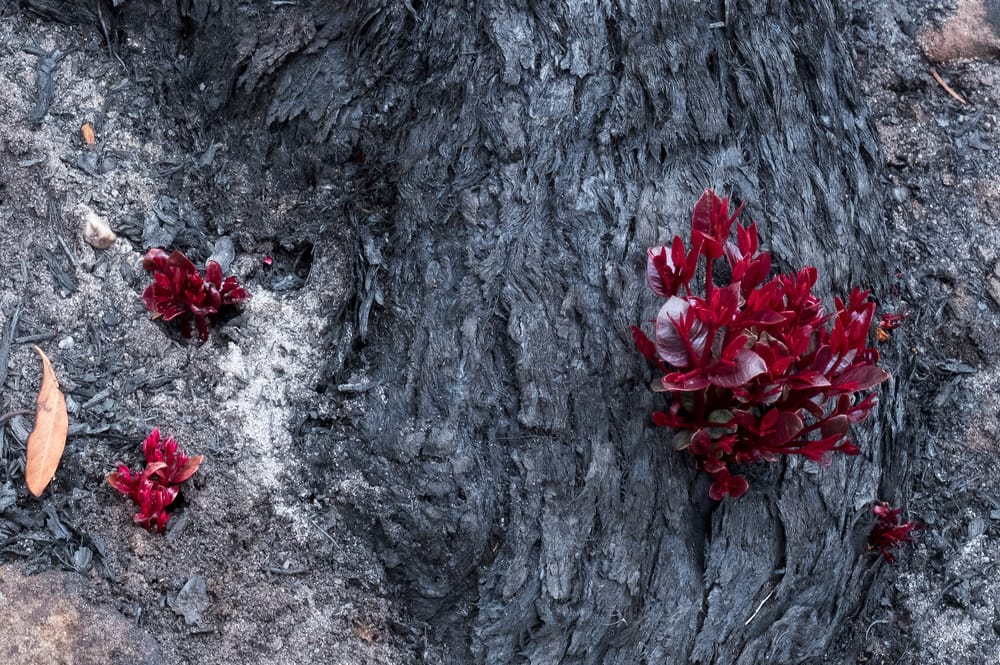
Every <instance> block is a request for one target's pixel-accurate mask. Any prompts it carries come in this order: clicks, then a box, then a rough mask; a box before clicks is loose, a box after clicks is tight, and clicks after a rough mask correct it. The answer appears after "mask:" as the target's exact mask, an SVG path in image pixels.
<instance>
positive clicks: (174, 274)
mask: <svg viewBox="0 0 1000 665" xmlns="http://www.w3.org/2000/svg"><path fill="white" fill-rule="evenodd" d="M142 267H143V268H145V269H146V270H147V271H148V272H151V273H153V283H152V284H150V285H149V286H147V287H146V290H145V291H143V293H142V301H143V303H144V304H145V305H146V309H148V310H149V311H150V312H152V313H153V316H154V318H157V317H158V318H162V319H163V320H164V321H171V320H173V319H177V321H178V323H179V324H180V327H181V334H183V335H184V336H185V337H190V336H191V323H192V322H194V324H195V326H196V327H197V328H198V337H199V339H200V340H201V341H202V342H205V341H206V340H207V339H208V321H209V318H210V317H212V316H214V315H215V314H217V313H218V312H219V308H220V307H225V306H227V305H238V304H240V303H243V302H246V301H247V300H250V297H251V296H250V293H249V292H248V291H247V290H246V289H244V288H243V287H242V286H241V285H240V283H239V280H237V279H236V278H235V277H226V278H225V279H223V278H222V267H221V266H220V265H219V264H218V263H216V262H215V261H209V262H208V263H207V264H206V265H205V274H204V275H202V274H201V273H200V272H198V269H197V268H196V267H195V265H194V264H193V263H192V262H191V260H190V259H189V258H188V257H186V256H184V254H182V253H181V252H179V251H177V250H174V251H173V253H171V254H169V255H168V254H167V253H166V252H164V251H163V250H162V249H158V248H156V247H154V248H152V249H150V250H149V251H148V252H146V256H145V257H143V259H142Z"/></svg>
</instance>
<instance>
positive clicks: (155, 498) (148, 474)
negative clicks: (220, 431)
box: [108, 427, 203, 533]
mask: <svg viewBox="0 0 1000 665" xmlns="http://www.w3.org/2000/svg"><path fill="white" fill-rule="evenodd" d="M142 453H143V455H145V457H146V468H144V469H143V470H142V471H139V472H135V473H133V472H132V470H131V469H129V468H128V467H127V466H125V465H124V464H122V465H120V466H119V467H118V470H117V471H112V472H111V473H110V474H108V484H109V485H111V486H112V487H114V488H115V489H116V490H118V491H119V492H121V493H122V494H124V495H125V496H127V497H128V498H130V499H132V501H133V502H134V503H135V504H136V505H137V506H139V512H138V513H137V514H136V515H135V518H134V519H135V523H136V524H139V525H142V526H143V527H144V528H145V529H147V530H148V531H158V532H160V533H163V531H164V529H166V528H167V521H168V520H169V519H170V513H168V512H167V507H168V506H169V505H170V504H171V503H173V501H174V499H176V498H177V494H178V492H180V485H181V483H183V482H184V481H185V480H187V479H188V478H190V477H191V476H192V475H194V472H195V471H197V470H198V467H199V466H200V465H201V461H202V459H203V457H202V456H201V455H196V456H194V457H188V456H187V455H186V454H184V451H182V450H180V449H179V448H178V447H177V442H176V441H174V437H172V436H171V437H167V439H166V440H161V438H160V428H158V427H157V428H155V429H153V431H152V432H150V434H149V436H147V437H146V440H145V441H143V443H142Z"/></svg>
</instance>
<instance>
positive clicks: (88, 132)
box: [80, 122, 97, 147]
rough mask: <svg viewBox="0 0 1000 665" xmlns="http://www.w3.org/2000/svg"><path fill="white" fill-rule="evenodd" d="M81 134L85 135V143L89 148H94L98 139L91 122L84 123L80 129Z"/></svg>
mask: <svg viewBox="0 0 1000 665" xmlns="http://www.w3.org/2000/svg"><path fill="white" fill-rule="evenodd" d="M80 133H81V134H83V142H84V143H86V144H87V145H88V146H91V147H93V145H94V144H95V143H96V142H97V137H96V136H95V135H94V126H93V125H92V124H90V123H89V122H85V123H83V125H82V126H81V127H80Z"/></svg>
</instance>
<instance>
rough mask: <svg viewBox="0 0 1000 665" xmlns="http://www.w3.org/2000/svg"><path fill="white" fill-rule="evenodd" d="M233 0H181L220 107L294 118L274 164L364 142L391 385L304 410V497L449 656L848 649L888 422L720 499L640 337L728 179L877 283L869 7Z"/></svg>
mask: <svg viewBox="0 0 1000 665" xmlns="http://www.w3.org/2000/svg"><path fill="white" fill-rule="evenodd" d="M222 4H225V3H209V2H199V1H198V0H194V1H193V2H184V3H179V7H180V9H179V16H180V19H181V23H182V24H183V25H184V26H186V27H185V30H186V31H187V34H188V35H189V37H187V38H186V41H185V42H184V48H185V49H186V50H187V51H188V52H189V54H190V55H191V56H192V58H193V60H194V63H195V69H196V70H198V73H199V76H200V77H201V78H200V80H201V81H203V82H205V83H206V84H207V86H208V87H207V89H206V93H205V96H206V97H207V98H208V100H209V102H208V106H209V108H223V109H224V110H225V111H226V113H227V114H228V117H229V118H230V120H231V121H233V122H235V123H243V125H244V126H252V125H253V124H254V123H258V124H260V125H264V126H267V127H270V128H271V129H272V130H273V131H275V133H274V134H273V139H272V142H271V143H270V144H268V145H267V147H268V149H269V152H268V159H269V160H270V161H269V164H271V165H273V171H272V173H271V175H272V176H273V177H275V178H279V179H280V178H292V177H293V176H294V177H299V176H298V171H297V170H296V169H305V171H306V172H307V177H308V178H311V179H315V178H318V179H319V180H323V173H324V172H330V170H331V169H334V170H335V169H340V168H341V166H342V165H343V164H348V163H349V164H352V165H353V166H351V168H350V169H349V170H344V171H343V172H342V173H344V174H347V175H346V176H344V177H345V180H343V181H342V182H340V183H339V185H338V186H340V187H342V188H343V192H344V201H345V203H344V208H343V210H344V214H343V217H344V220H345V221H347V222H351V223H353V224H355V228H356V235H357V243H358V252H357V258H356V261H357V275H358V279H357V294H356V309H355V310H354V311H351V312H343V313H341V316H342V319H343V320H342V325H341V329H340V334H339V337H338V338H336V339H334V340H332V343H331V352H330V367H329V371H330V374H331V376H332V382H333V383H341V382H344V381H347V380H349V379H352V378H357V377H367V379H368V380H369V381H370V383H369V386H375V387H373V388H372V389H370V390H367V391H366V392H361V393H357V394H355V393H351V399H349V400H347V399H342V398H341V397H340V396H336V397H333V398H331V403H332V406H331V412H330V415H329V416H328V417H325V418H324V417H320V418H318V419H316V420H314V421H311V422H310V423H307V425H306V426H305V427H304V428H303V431H304V453H303V454H304V456H305V457H306V458H307V459H309V460H310V461H312V462H313V464H314V471H315V474H314V477H313V478H312V483H313V485H314V490H315V491H316V493H317V494H318V495H326V496H331V497H333V499H334V501H335V505H336V506H337V511H338V515H339V519H341V520H342V525H343V526H344V527H347V528H351V529H353V530H354V531H355V532H356V533H357V534H358V535H359V536H361V537H365V538H369V539H370V543H371V548H372V549H373V551H375V552H377V553H378V555H379V557H380V558H381V560H382V562H383V564H384V565H385V566H386V568H387V569H389V570H390V572H391V573H392V575H393V578H394V579H395V580H396V581H397V582H398V583H399V585H400V589H402V590H403V591H404V592H405V594H406V597H407V600H408V602H409V605H410V608H411V611H412V612H413V614H414V615H415V616H416V617H419V618H421V619H424V620H426V621H427V622H428V625H432V626H435V627H436V628H437V634H435V635H433V639H434V641H435V642H438V643H440V644H442V645H444V647H445V648H446V649H447V650H448V651H449V653H450V654H451V656H450V658H451V659H452V660H453V661H454V662H468V661H469V660H470V659H471V660H473V661H475V662H480V663H491V664H492V663H515V662H530V663H608V664H611V663H620V664H622V665H633V664H635V663H671V662H676V663H680V662H700V663H710V662H711V663H745V664H749V663H762V662H781V663H790V662H799V661H802V660H804V659H808V658H811V657H818V656H820V655H821V654H823V653H824V652H825V651H826V650H828V649H831V648H833V649H837V648H839V645H833V644H831V640H832V638H833V637H834V636H835V635H836V634H837V631H838V629H839V628H840V626H841V624H842V623H843V621H844V620H845V619H846V618H850V617H852V616H853V615H854V613H855V612H856V611H857V610H858V608H859V607H860V605H861V603H863V602H864V588H865V586H866V580H867V579H868V578H869V577H870V574H871V566H870V561H871V559H870V558H868V557H865V556H864V546H863V543H864V538H865V536H866V529H867V524H868V512H867V506H868V504H869V503H870V501H871V500H872V499H873V498H874V497H875V496H876V494H877V486H878V483H879V479H880V474H881V470H880V467H881V466H882V463H883V462H882V460H883V456H884V455H885V450H884V449H885V448H887V447H888V446H890V445H891V443H892V436H891V435H890V432H889V430H888V429H887V428H885V424H886V423H889V424H892V420H893V418H891V417H887V416H883V418H882V422H881V423H878V422H873V423H871V424H870V425H868V426H866V427H865V430H866V431H867V432H868V434H867V435H864V434H862V435H861V436H860V441H859V444H860V447H861V448H862V449H863V450H864V451H865V455H864V456H863V457H861V458H854V459H850V460H838V461H836V462H835V463H834V464H833V465H832V466H831V467H830V468H827V469H824V470H822V471H820V472H818V473H815V472H814V470H813V469H810V468H804V466H805V465H803V464H801V463H799V462H796V461H791V462H789V463H787V464H784V465H781V466H780V467H779V466H775V467H773V468H760V469H755V470H753V471H751V476H750V479H751V491H750V493H749V494H748V495H747V496H746V497H744V498H743V499H742V500H740V501H728V502H724V503H722V504H718V505H716V504H713V503H712V502H711V501H710V500H709V499H708V498H707V496H706V483H705V481H704V479H703V478H700V477H699V476H697V475H696V474H695V473H694V472H693V470H692V469H691V466H690V464H689V461H688V459H687V458H686V457H684V456H683V455H678V454H676V453H674V452H673V451H672V450H669V449H668V448H669V446H667V445H665V438H664V433H663V432H662V431H656V430H654V429H653V428H651V427H650V425H649V422H648V414H649V412H650V411H651V410H652V409H653V408H654V403H655V400H654V399H653V397H652V396H651V395H650V393H649V391H648V388H647V380H646V379H647V377H646V376H645V375H644V372H645V370H644V369H643V363H642V362H641V360H640V359H639V358H638V356H637V354H636V353H635V351H634V350H633V349H632V346H631V343H630V341H629V339H628V333H627V330H628V325H629V324H630V323H633V322H638V321H640V320H642V319H644V318H650V317H651V316H652V315H653V303H652V301H651V299H650V298H648V297H647V295H646V293H645V285H644V282H643V262H644V256H645V253H644V249H645V247H647V246H648V245H651V244H654V243H658V242H664V241H666V240H668V239H669V237H670V236H671V235H672V234H673V233H674V232H678V231H681V230H682V229H684V228H686V225H687V223H688V219H689V214H690V209H691V206H692V204H693V202H694V200H695V198H696V197H697V195H698V194H699V193H700V192H701V190H702V189H703V188H704V187H706V186H712V187H716V188H718V189H720V190H724V191H727V192H730V193H732V194H733V195H734V196H736V197H737V198H738V199H743V200H747V201H749V203H750V207H749V210H750V212H751V214H753V216H755V217H757V218H758V219H759V221H760V222H762V235H763V238H764V241H765V244H766V245H769V246H770V247H771V248H772V250H773V251H774V254H775V256H776V258H777V259H778V262H779V265H780V266H781V267H782V268H786V269H787V268H790V267H798V266H800V265H802V264H806V263H809V264H812V265H816V266H818V267H819V269H820V275H821V282H822V290H823V291H824V292H826V293H830V292H838V293H846V291H847V290H848V289H849V288H850V287H851V286H852V285H854V284H865V285H868V286H872V287H874V288H875V289H876V292H878V291H879V290H881V289H882V288H884V287H885V285H886V277H887V275H888V270H887V269H886V267H885V266H884V265H882V263H881V262H880V257H879V251H878V242H879V225H880V224H879V223H880V205H879V201H880V196H878V195H877V192H876V189H875V186H874V182H875V180H874V178H873V172H874V171H875V164H876V162H877V159H876V147H875V140H874V137H873V135H872V132H871V130H870V127H869V125H868V122H867V120H866V118H865V112H864V109H863V105H862V104H861V101H860V100H859V99H858V94H857V91H856V89H855V88H854V86H853V83H852V81H853V78H854V77H853V74H852V69H853V66H852V62H851V57H850V52H849V49H848V48H846V47H845V44H844V35H843V34H842V33H841V27H840V26H842V25H844V24H845V23H846V22H847V20H848V19H849V18H850V17H849V16H845V15H843V14H841V13H838V10H835V9H834V8H833V7H832V6H831V3H830V2H828V1H826V0H812V1H811V2H795V1H792V0H773V1H772V2H768V3H760V2H756V1H754V0H731V1H727V2H705V3H691V2H673V3H662V4H661V3H655V2H640V1H627V0H621V1H618V2H611V1H604V2H568V3H536V2H515V1H513V0H506V1H504V2H497V3H426V4H424V3H417V2H414V3H411V4H408V5H404V4H403V3H399V4H398V5H396V6H393V7H383V6H382V5H384V4H386V3H381V2H375V1H368V2H360V1H359V2H353V3H346V4H345V5H344V6H343V7H342V8H340V9H337V10H334V9H331V8H328V7H327V6H326V5H325V4H324V3H316V4H315V5H313V6H309V5H308V3H306V5H305V6H278V7H274V6H272V4H271V3H269V2H258V3H256V4H255V5H252V6H251V5H250V4H248V3H240V4H239V5H238V6H237V7H235V8H223V7H222V6H221V5H222ZM841 11H846V10H841ZM126 19H127V17H126ZM220 54H226V55H225V58H224V59H223V69H222V71H221V72H220V71H219V63H220ZM259 134H260V135H261V136H263V135H264V132H263V130H259ZM338 172H339V171H338ZM323 242H324V241H323V239H322V238H320V239H318V244H319V251H321V249H322V243H323ZM382 295H384V299H385V307H384V308H379V307H378V306H377V304H374V303H376V302H377V301H378V300H379V299H381V297H382Z"/></svg>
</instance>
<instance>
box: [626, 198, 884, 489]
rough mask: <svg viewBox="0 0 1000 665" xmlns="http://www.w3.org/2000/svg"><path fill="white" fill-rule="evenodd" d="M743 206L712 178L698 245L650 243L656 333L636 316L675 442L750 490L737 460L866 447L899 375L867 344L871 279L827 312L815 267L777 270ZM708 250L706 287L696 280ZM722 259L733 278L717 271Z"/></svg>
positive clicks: (822, 459)
mask: <svg viewBox="0 0 1000 665" xmlns="http://www.w3.org/2000/svg"><path fill="white" fill-rule="evenodd" d="M741 210H742V207H741V208H739V209H737V211H736V212H735V213H730V211H729V201H728V199H725V198H719V197H718V196H717V195H716V194H715V193H714V192H712V191H711V190H706V191H705V193H704V194H703V195H702V197H701V198H700V199H699V200H698V202H697V204H695V209H694V214H693V216H692V220H691V238H690V243H689V248H687V249H686V248H685V245H684V242H683V240H682V239H681V238H680V237H679V236H675V237H674V239H673V242H672V244H671V246H670V247H666V246H663V247H653V248H650V249H649V250H648V252H647V262H646V280H647V283H648V284H649V288H650V289H651V290H652V291H653V293H655V294H656V295H657V296H659V297H661V298H665V299H666V302H665V303H664V304H663V305H662V307H661V308H660V311H659V313H658V314H657V317H656V319H655V322H654V326H655V334H654V336H653V339H650V338H649V337H647V336H646V334H645V333H643V332H642V330H640V329H639V328H638V327H637V326H632V338H633V340H634V341H635V344H636V347H637V348H638V349H639V351H640V353H642V355H643V356H644V357H645V358H647V359H648V360H649V361H651V362H652V363H654V364H655V365H656V366H657V367H658V368H659V369H660V371H662V372H663V376H662V377H661V378H659V379H657V380H656V381H654V383H653V389H654V390H656V391H658V392H665V393H667V394H668V396H669V398H670V404H669V407H668V408H667V409H666V410H665V411H657V412H655V413H653V422H654V423H655V424H657V425H659V426H663V427H670V428H672V429H674V430H677V434H676V435H675V436H674V446H675V447H676V448H677V449H678V450H683V449H687V450H688V451H689V452H690V453H691V454H692V455H694V457H695V459H696V460H697V462H698V465H699V467H700V468H701V469H702V470H704V471H705V472H706V473H708V474H709V475H710V476H711V477H712V481H713V482H712V485H711V487H710V489H709V495H710V496H711V497H712V498H713V499H716V500H719V499H722V498H723V497H724V496H726V495H727V494H728V495H729V496H732V497H734V498H735V497H739V496H741V495H742V494H743V493H745V492H746V490H747V486H748V484H747V481H746V479H745V478H744V477H742V476H738V475H733V474H732V472H731V469H730V467H731V466H732V465H734V464H743V463H747V462H755V461H757V460H767V461H774V460H776V459H778V457H779V456H780V455H800V456H802V457H805V458H807V459H810V460H813V461H816V462H819V463H821V464H824V465H825V464H829V462H830V460H831V458H832V455H833V453H834V452H842V453H845V454H847V455H856V454H858V452H859V451H858V449H857V447H855V445H854V444H853V443H852V442H851V441H850V439H849V438H848V434H849V430H850V426H851V424H852V423H857V422H861V421H862V420H864V419H865V418H866V417H867V416H868V415H869V413H870V412H871V410H872V408H873V407H874V405H875V395H874V394H873V393H869V394H867V395H865V393H867V391H869V390H870V389H872V388H875V387H876V386H878V385H879V384H880V383H882V382H883V381H885V380H886V379H887V378H888V376H889V375H888V374H887V373H886V372H885V371H884V370H882V369H880V368H879V367H878V366H877V363H878V358H879V354H878V351H877V350H876V349H874V348H871V347H868V346H867V340H868V336H869V333H870V332H871V329H872V317H873V316H874V313H875V304H874V303H873V302H870V301H869V299H868V291H862V290H860V289H855V290H854V291H852V292H851V295H850V297H849V298H848V299H847V301H846V302H845V301H842V300H841V299H839V298H837V299H835V300H834V311H833V312H832V313H830V314H828V313H827V312H826V310H825V309H824V307H823V305H822V303H821V302H820V301H819V299H818V298H817V297H816V296H815V295H814V294H813V293H812V289H813V287H814V286H815V284H816V279H817V273H816V269H815V268H811V267H805V268H802V269H801V270H799V271H798V272H797V273H793V274H787V275H778V276H776V277H770V271H771V256H770V254H769V253H767V252H762V251H760V250H759V247H758V237H757V225H756V224H753V223H752V224H750V225H749V226H743V225H740V224H737V225H736V241H735V242H733V241H732V240H731V239H730V234H731V230H732V226H733V222H734V221H735V220H736V218H737V216H738V215H739V213H740V211H741ZM702 258H704V271H703V274H704V284H703V288H702V289H701V293H700V294H699V293H696V292H695V288H694V287H692V281H693V280H694V277H695V275H696V274H697V273H698V266H699V264H700V263H701V260H702ZM721 260H724V261H725V266H726V267H728V272H729V275H730V278H729V280H728V283H726V284H719V283H717V282H716V277H715V275H716V270H714V269H719V268H722V267H723V266H721V265H713V264H716V262H718V261H721Z"/></svg>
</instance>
